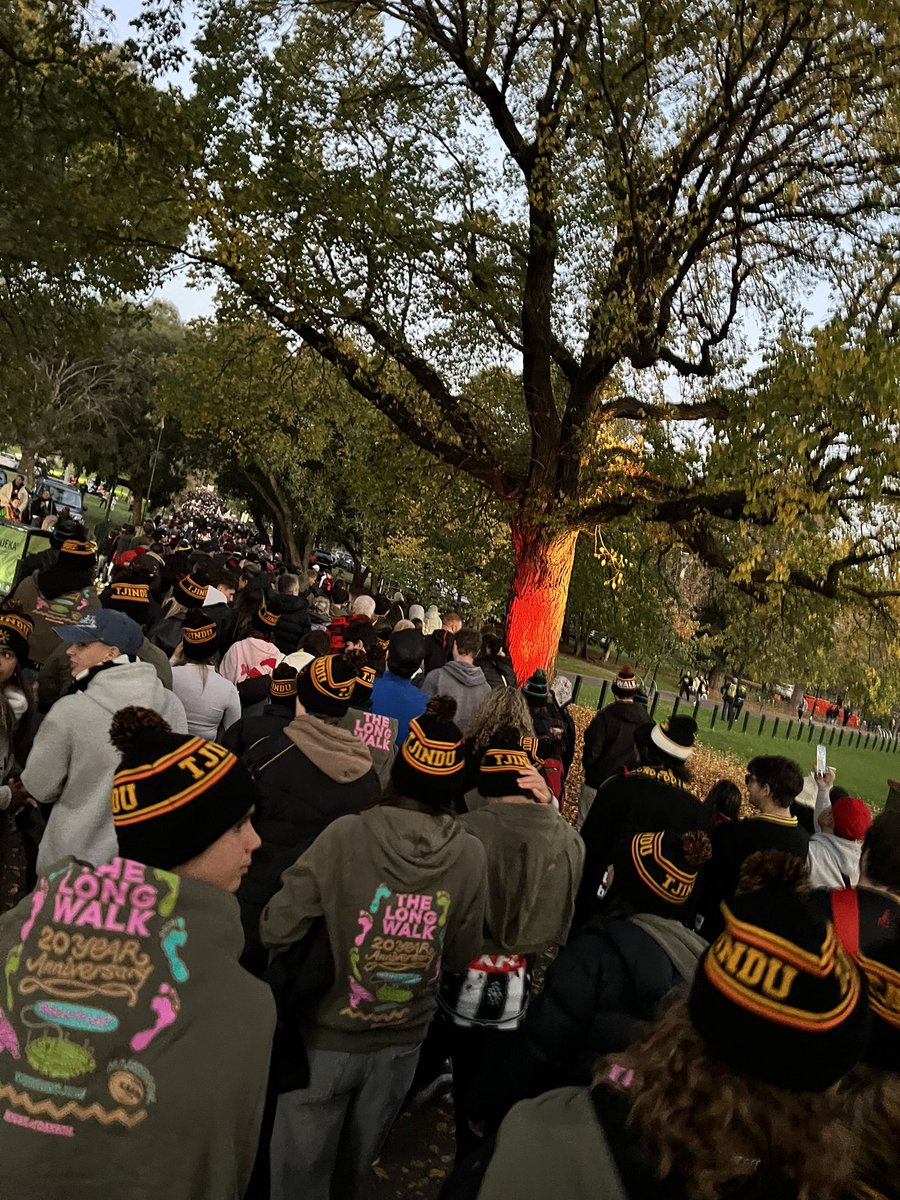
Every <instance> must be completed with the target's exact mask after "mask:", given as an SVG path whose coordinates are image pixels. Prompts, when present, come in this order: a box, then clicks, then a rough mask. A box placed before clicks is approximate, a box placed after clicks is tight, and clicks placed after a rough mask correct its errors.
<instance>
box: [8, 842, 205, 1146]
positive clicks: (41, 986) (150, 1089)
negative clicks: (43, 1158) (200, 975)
mask: <svg viewBox="0 0 900 1200" xmlns="http://www.w3.org/2000/svg"><path fill="white" fill-rule="evenodd" d="M179 886H180V881H179V879H178V877H177V876H176V875H172V874H170V873H169V872H167V871H161V870H157V869H155V868H150V867H145V866H143V865H142V864H140V863H135V862H131V861H129V860H127V859H122V858H116V859H113V861H112V862H111V863H109V864H108V865H106V866H101V867H97V868H96V869H91V868H86V867H83V866H81V865H79V864H75V865H72V866H70V867H66V868H63V869H62V870H60V871H57V872H54V873H53V874H51V875H50V876H48V877H47V878H46V879H42V880H41V882H40V884H39V886H38V889H37V891H35V893H34V895H33V897H32V901H31V907H30V910H29V912H28V916H27V917H26V919H25V921H24V922H23V924H22V929H21V933H20V938H21V940H20V942H19V943H18V944H17V945H15V946H13V947H12V948H11V949H10V950H9V952H8V953H7V956H6V962H5V970H4V979H3V981H2V990H0V1000H2V1003H0V1110H2V1120H3V1121H4V1122H5V1123H7V1124H9V1125H16V1126H19V1127H21V1128H25V1129H29V1130H32V1131H34V1132H37V1133H44V1134H51V1135H53V1136H56V1137H73V1136H75V1134H76V1131H77V1127H78V1124H84V1123H88V1122H91V1123H93V1122H96V1123H97V1124H99V1125H101V1126H105V1127H109V1126H112V1125H114V1126H116V1127H117V1128H119V1129H121V1130H131V1129H134V1128H136V1127H137V1126H138V1125H140V1124H141V1123H142V1122H143V1121H144V1120H145V1119H146V1118H147V1116H148V1110H149V1108H150V1106H151V1105H153V1104H154V1103H155V1101H156V1083H155V1079H154V1076H153V1074H152V1072H151V1071H150V1069H149V1068H148V1066H147V1063H146V1061H142V1060H143V1058H144V1056H145V1055H147V1051H148V1050H149V1049H150V1047H151V1046H154V1043H155V1042H156V1039H157V1038H158V1037H159V1036H160V1035H162V1034H163V1033H164V1032H165V1031H166V1030H169V1029H171V1027H172V1026H174V1025H176V1023H177V1021H178V1015H179V1011H180V1001H179V997H178V991H177V988H176V985H178V986H181V985H184V984H185V983H187V981H188V980H189V979H190V970H189V968H188V966H187V964H186V963H185V961H184V959H183V958H182V952H183V950H184V948H185V946H186V944H187V942H188V930H187V927H186V923H185V921H184V919H183V918H174V919H173V918H172V913H173V910H174V907H175V902H176V900H177V898H178V891H179ZM155 1050H156V1047H154V1051H155ZM151 1053H152V1052H151Z"/></svg>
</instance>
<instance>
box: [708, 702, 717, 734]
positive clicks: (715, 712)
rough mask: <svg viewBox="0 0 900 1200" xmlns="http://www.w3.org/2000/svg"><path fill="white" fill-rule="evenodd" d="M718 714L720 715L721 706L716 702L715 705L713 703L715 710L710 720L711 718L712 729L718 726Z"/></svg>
mask: <svg viewBox="0 0 900 1200" xmlns="http://www.w3.org/2000/svg"><path fill="white" fill-rule="evenodd" d="M718 715H719V706H718V704H714V705H713V710H712V716H711V717H710V720H709V727H710V729H715V727H716V717H717V716H718Z"/></svg>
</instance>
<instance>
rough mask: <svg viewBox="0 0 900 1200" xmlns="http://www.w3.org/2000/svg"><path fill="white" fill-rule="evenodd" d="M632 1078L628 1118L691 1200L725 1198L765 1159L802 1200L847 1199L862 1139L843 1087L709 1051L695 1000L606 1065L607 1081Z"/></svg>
mask: <svg viewBox="0 0 900 1200" xmlns="http://www.w3.org/2000/svg"><path fill="white" fill-rule="evenodd" d="M626 1077H627V1078H629V1085H628V1095H629V1097H630V1099H631V1106H630V1112H629V1115H628V1123H629V1126H631V1127H632V1128H633V1129H635V1130H636V1132H637V1134H638V1137H639V1140H640V1142H641V1144H642V1145H646V1146H647V1148H648V1151H649V1153H650V1155H651V1156H652V1157H653V1158H654V1159H655V1160H656V1163H657V1166H656V1176H657V1178H658V1179H660V1180H663V1179H666V1178H667V1177H668V1176H670V1175H672V1174H677V1176H678V1178H679V1180H680V1181H681V1182H682V1183H683V1185H684V1190H685V1193H686V1195H687V1196H688V1197H689V1198H690V1200H719V1198H720V1197H721V1196H722V1195H723V1193H725V1192H727V1191H728V1190H729V1188H730V1186H731V1185H733V1184H739V1183H740V1182H741V1181H742V1180H746V1179H748V1178H749V1177H750V1176H751V1175H752V1174H753V1173H754V1172H755V1170H756V1169H757V1168H758V1167H760V1166H762V1168H763V1169H764V1171H765V1172H766V1175H767V1176H771V1177H772V1178H773V1179H774V1180H776V1181H777V1180H783V1181H784V1182H786V1183H788V1184H789V1185H791V1186H792V1187H793V1188H794V1189H796V1195H797V1200H838V1198H839V1197H843V1196H846V1195H847V1193H848V1189H849V1186H850V1180H851V1178H852V1177H853V1175H854V1167H855V1163H854V1152H855V1141H856V1139H855V1138H854V1137H853V1135H852V1134H851V1133H850V1130H849V1129H848V1127H847V1124H846V1121H845V1118H844V1112H843V1105H842V1101H841V1096H840V1094H839V1088H838V1086H835V1087H832V1088H830V1089H829V1090H828V1091H826V1092H821V1093H809V1092H790V1091H788V1090H787V1089H785V1088H779V1087H775V1086H774V1085H772V1084H769V1083H763V1082H761V1081H760V1080H757V1079H751V1078H750V1077H749V1076H746V1075H739V1074H737V1073H736V1072H734V1071H731V1070H729V1069H728V1068H727V1067H726V1066H724V1065H723V1064H721V1063H719V1062H717V1061H716V1060H715V1059H712V1058H710V1057H709V1055H708V1054H707V1052H706V1047H705V1045H704V1043H703V1040H702V1039H701V1037H700V1035H699V1034H698V1033H697V1031H696V1030H695V1029H694V1027H693V1025H692V1024H691V1020H690V1016H689V1015H688V1006H687V1001H685V1000H681V1001H679V1002H677V1003H676V1004H673V1005H672V1007H671V1008H670V1009H669V1010H668V1012H667V1013H666V1014H665V1015H664V1016H663V1017H662V1018H661V1019H660V1020H659V1021H658V1022H657V1023H656V1025H655V1026H654V1027H653V1030H652V1032H651V1033H650V1035H649V1036H648V1037H647V1039H646V1040H645V1041H644V1042H642V1043H640V1044H639V1045H637V1046H632V1047H630V1048H629V1049H628V1050H626V1051H624V1052H623V1053H622V1054H617V1055H613V1056H610V1057H608V1058H606V1059H605V1060H603V1061H602V1062H601V1063H600V1064H598V1067H597V1073H596V1074H595V1077H594V1080H595V1085H596V1086H599V1087H605V1088H610V1089H612V1090H614V1091H617V1090H620V1089H619V1085H618V1080H622V1079H624V1078H626Z"/></svg>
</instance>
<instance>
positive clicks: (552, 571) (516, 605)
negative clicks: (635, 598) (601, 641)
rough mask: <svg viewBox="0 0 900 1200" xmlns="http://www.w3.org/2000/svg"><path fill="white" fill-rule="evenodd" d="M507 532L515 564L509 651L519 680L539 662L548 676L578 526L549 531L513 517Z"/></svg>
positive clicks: (563, 604) (562, 620) (523, 678)
mask: <svg viewBox="0 0 900 1200" xmlns="http://www.w3.org/2000/svg"><path fill="white" fill-rule="evenodd" d="M512 538H513V546H514V549H515V564H516V565H515V571H514V574H513V581H512V598H511V600H510V605H509V612H508V614H507V619H506V636H507V643H508V646H509V652H510V656H511V657H512V661H513V665H514V667H515V669H516V678H517V679H518V680H519V681H520V682H523V681H524V680H526V679H527V678H528V677H529V675H531V674H532V673H533V672H534V671H536V670H537V669H538V668H539V667H543V668H544V670H545V671H546V672H547V676H548V678H549V677H550V676H551V674H552V671H553V665H554V663H555V662H556V654H557V650H558V648H559V638H560V634H561V633H562V627H563V622H564V620H565V616H566V596H567V594H568V590H569V579H570V578H571V575H572V564H573V562H574V559H575V542H576V540H577V538H578V531H577V530H574V529H568V530H562V531H558V530H557V531H553V532H550V531H548V530H547V529H546V528H541V527H540V526H539V525H535V524H532V523H529V522H525V521H519V520H514V521H513V523H512Z"/></svg>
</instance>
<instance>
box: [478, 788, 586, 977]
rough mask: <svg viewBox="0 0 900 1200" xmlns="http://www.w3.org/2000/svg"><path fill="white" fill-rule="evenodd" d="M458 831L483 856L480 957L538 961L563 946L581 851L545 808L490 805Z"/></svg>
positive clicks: (577, 839)
mask: <svg viewBox="0 0 900 1200" xmlns="http://www.w3.org/2000/svg"><path fill="white" fill-rule="evenodd" d="M460 824H461V825H462V826H463V828H465V829H467V830H468V831H469V833H471V834H474V835H475V837H477V838H478V840H479V841H480V842H481V844H482V845H483V846H484V849H485V855H486V858H487V865H488V876H487V880H488V885H487V886H488V891H487V907H486V911H485V918H484V943H483V945H482V947H481V953H482V954H537V953H539V952H540V951H542V950H544V949H545V948H546V947H547V946H549V945H551V944H556V945H559V944H560V943H562V942H564V941H565V940H566V935H567V934H568V932H569V925H570V923H571V921H572V912H573V910H574V908H575V893H576V892H577V890H578V882H579V880H580V879H581V868H582V864H583V862H584V843H583V842H582V840H581V838H580V837H579V836H578V834H577V833H576V832H575V830H574V829H573V828H572V827H571V825H569V824H568V822H567V821H565V820H563V818H562V817H561V816H560V815H559V813H558V812H557V810H556V809H555V808H552V807H551V806H550V805H549V804H528V803H524V804H518V803H507V802H506V801H503V800H492V801H490V802H489V803H487V804H486V805H485V806H484V807H483V808H479V809H476V810H475V812H470V813H466V814H465V816H463V817H461V818H460Z"/></svg>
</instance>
